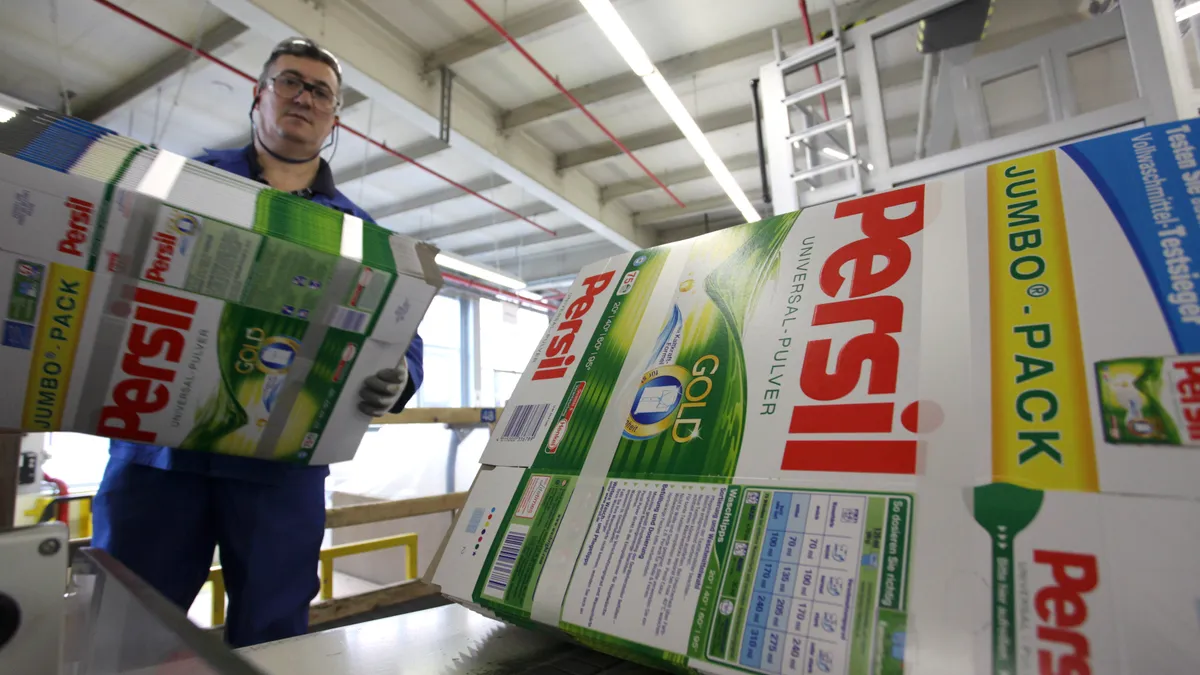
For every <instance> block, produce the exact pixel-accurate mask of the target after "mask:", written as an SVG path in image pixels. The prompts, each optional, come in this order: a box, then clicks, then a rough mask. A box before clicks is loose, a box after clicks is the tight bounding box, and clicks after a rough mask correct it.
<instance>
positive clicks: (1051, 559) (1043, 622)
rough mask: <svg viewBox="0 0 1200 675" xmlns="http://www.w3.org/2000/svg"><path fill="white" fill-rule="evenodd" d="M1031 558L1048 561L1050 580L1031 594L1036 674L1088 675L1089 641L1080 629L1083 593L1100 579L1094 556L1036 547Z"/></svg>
mask: <svg viewBox="0 0 1200 675" xmlns="http://www.w3.org/2000/svg"><path fill="white" fill-rule="evenodd" d="M1033 562H1034V564H1037V565H1049V566H1050V576H1051V579H1052V581H1053V585H1050V586H1046V587H1044V588H1041V589H1039V590H1038V592H1037V593H1036V594H1035V595H1034V596H1033V608H1034V611H1035V612H1037V616H1038V627H1037V640H1038V675H1091V673H1092V664H1091V653H1092V648H1091V644H1090V643H1089V641H1088V637H1087V636H1086V635H1084V634H1083V633H1082V632H1080V630H1079V629H1080V627H1081V626H1083V625H1084V624H1085V623H1087V618H1088V606H1087V599H1086V598H1085V597H1084V596H1085V595H1087V594H1088V593H1091V592H1092V591H1093V590H1095V588H1096V585H1097V584H1098V583H1099V581H1100V576H1099V572H1098V571H1097V569H1096V556H1094V555H1088V554H1086V553H1063V552H1061V551H1041V550H1035V551H1034V552H1033Z"/></svg>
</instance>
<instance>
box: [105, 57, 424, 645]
mask: <svg viewBox="0 0 1200 675" xmlns="http://www.w3.org/2000/svg"><path fill="white" fill-rule="evenodd" d="M341 85H342V73H341V66H340V65H339V64H338V61H337V59H336V58H334V56H333V54H331V53H330V52H328V51H326V50H325V49H322V48H321V47H319V46H317V44H316V43H314V42H313V41H311V40H307V39H303V38H294V39H289V40H285V41H283V42H281V43H279V45H277V46H276V47H275V49H274V50H272V51H271V54H270V56H269V57H268V58H267V61H266V64H265V65H264V66H263V70H262V75H261V76H260V77H259V80H258V84H257V85H256V86H255V87H254V101H253V103H252V104H251V107H250V129H251V135H252V140H251V142H250V144H249V145H247V146H246V147H244V148H238V149H235V150H219V151H208V152H207V154H205V155H203V156H201V157H198V158H197V161H200V162H204V163H206V164H210V165H212V166H215V167H217V168H220V169H224V170H226V171H229V172H231V173H234V174H238V175H240V176H245V177H247V178H250V179H253V180H256V181H258V182H260V183H265V184H267V185H269V186H271V187H273V188H275V189H277V190H282V191H284V192H290V193H292V194H294V195H297V196H300V197H303V198H306V199H309V200H311V201H312V202H314V203H316V204H322V205H325V206H328V207H330V208H333V209H337V210H338V211H342V212H344V213H348V214H352V215H355V216H358V217H360V218H364V219H369V216H368V215H367V214H366V213H365V212H364V211H363V210H362V209H360V208H358V207H357V206H355V205H354V203H352V202H351V201H350V200H349V199H347V198H346V196H345V195H344V194H342V193H341V192H339V191H338V190H337V188H336V187H335V186H334V183H333V174H332V172H331V171H330V169H329V164H328V163H327V162H326V161H325V160H324V159H323V158H321V155H320V153H321V151H322V150H323V149H324V148H325V147H327V139H329V138H330V137H331V136H332V135H333V134H334V133H336V132H335V131H334V130H335V125H336V123H337V120H338V111H339V106H340V103H341V100H342V99H341ZM422 352H423V347H422V342H421V338H420V336H414V337H413V341H412V344H411V345H409V347H408V351H407V352H406V354H405V358H404V359H400V361H401V365H400V367H398V368H394V369H387V370H384V371H381V372H379V373H377V374H375V375H373V376H371V377H369V378H367V380H366V383H365V384H364V385H363V386H362V390H361V391H360V401H359V403H358V407H359V409H360V410H361V411H362V412H363V413H365V414H366V415H369V416H372V417H374V416H378V415H380V414H383V413H386V412H388V411H389V410H390V411H393V412H399V411H400V410H401V409H402V408H403V407H404V405H405V404H406V403H407V402H408V400H409V399H411V398H412V396H413V395H414V394H415V393H416V390H417V388H418V387H419V386H420V385H421V380H422V377H423V374H424V368H423V364H422ZM328 475H329V469H328V467H325V466H300V465H292V464H287V463H282V462H271V461H267V460H261V459H253V458H247V457H234V456H228V455H218V454H214V453H208V452H198V451H193V450H178V449H174V448H162V447H154V446H149V445H143V444H139V443H131V442H127V441H119V440H114V441H112V442H111V443H110V445H109V461H108V466H107V468H106V469H105V471H104V479H103V481H102V482H101V483H100V489H99V491H98V492H97V493H96V498H95V502H94V506H93V508H94V511H93V518H94V519H95V531H94V536H93V539H92V544H93V546H96V547H97V548H101V549H104V550H105V551H107V552H108V553H110V554H111V555H112V556H113V557H114V558H116V559H117V560H119V561H120V562H121V563H123V564H124V565H125V566H126V567H128V568H129V569H131V570H132V571H133V572H134V573H135V574H137V575H138V576H139V577H141V578H142V579H144V580H145V581H147V582H148V583H149V584H150V585H151V586H153V587H154V588H155V589H157V590H158V591H159V592H160V593H162V594H163V595H164V596H166V598H167V599H169V600H170V601H171V602H173V603H175V604H176V605H178V606H179V607H180V608H182V609H183V610H184V611H187V609H188V608H189V607H190V606H191V604H192V602H193V601H194V600H195V598H196V595H197V594H198V593H199V591H200V589H201V587H202V586H203V585H204V582H205V580H206V579H207V577H208V572H209V568H210V567H211V565H212V561H213V551H214V547H219V550H220V559H221V567H222V570H223V572H224V576H225V587H226V589H227V590H228V592H229V611H228V613H227V615H226V616H227V618H226V623H225V637H226V640H227V642H228V643H229V644H231V645H232V646H235V647H242V646H247V645H253V644H257V643H261V642H267V641H270V640H279V639H282V638H287V637H292V636H295V635H300V634H303V633H305V632H307V630H308V608H309V603H310V602H311V601H312V599H313V597H315V596H316V594H317V591H318V590H319V588H320V582H319V579H318V577H317V568H318V564H319V555H320V549H321V541H322V539H323V538H324V533H325V477H326V476H328Z"/></svg>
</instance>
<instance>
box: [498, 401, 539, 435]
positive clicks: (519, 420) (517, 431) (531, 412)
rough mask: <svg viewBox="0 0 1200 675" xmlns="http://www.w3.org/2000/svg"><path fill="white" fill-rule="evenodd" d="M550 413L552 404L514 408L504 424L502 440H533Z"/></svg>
mask: <svg viewBox="0 0 1200 675" xmlns="http://www.w3.org/2000/svg"><path fill="white" fill-rule="evenodd" d="M549 415H550V404H549V403H540V404H532V405H519V406H517V407H515V408H513V414H512V417H509V418H508V424H505V425H504V431H503V433H501V434H500V438H498V439H497V440H500V441H532V440H533V439H534V438H536V437H537V432H538V430H539V429H541V428H542V422H544V421H545V420H546V418H547V417H548V416H549Z"/></svg>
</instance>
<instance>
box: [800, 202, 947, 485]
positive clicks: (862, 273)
mask: <svg viewBox="0 0 1200 675" xmlns="http://www.w3.org/2000/svg"><path fill="white" fill-rule="evenodd" d="M853 216H861V219H862V220H861V231H862V233H863V235H864V236H863V237H862V238H861V239H855V240H854V241H851V242H849V243H848V244H845V245H844V246H842V247H841V248H839V249H837V250H835V251H834V252H833V253H831V254H830V255H829V256H828V258H827V259H826V260H825V262H824V264H823V265H822V267H821V270H820V273H819V275H820V276H819V286H820V291H821V293H823V294H824V296H825V297H826V298H828V300H826V301H824V302H821V301H818V304H817V305H816V306H815V307H814V309H813V315H812V327H811V329H810V330H809V331H808V333H809V334H810V335H812V336H813V337H812V338H811V339H810V340H809V341H808V344H807V345H806V346H805V348H804V357H803V361H802V363H801V367H800V389H801V391H802V392H803V393H804V395H805V396H806V397H808V398H809V399H810V400H812V401H814V402H815V403H810V404H804V405H797V406H795V407H794V408H793V410H792V420H791V425H790V427H789V429H788V432H789V434H791V435H793V436H800V438H789V439H788V440H787V442H786V445H785V447H784V452H783V460H782V463H781V468H782V469H784V470H788V471H839V472H852V473H898V474H912V473H915V472H916V456H917V452H916V448H917V443H916V440H915V439H911V438H908V439H906V438H900V439H897V438H896V434H895V433H894V424H895V419H896V414H895V410H896V404H897V403H900V404H901V405H905V407H904V409H903V411H902V413H901V415H900V419H901V424H902V425H903V426H904V428H905V429H907V430H908V431H910V432H915V430H916V417H917V415H916V412H917V409H916V404H915V403H914V402H911V401H910V402H907V405H906V402H904V401H896V400H894V399H895V398H896V388H897V382H898V379H899V369H900V364H901V361H902V359H912V358H915V356H916V355H915V354H905V353H901V344H902V343H901V341H900V340H897V336H899V335H900V334H901V333H902V332H903V330H904V328H905V323H906V320H907V322H908V323H909V324H910V325H909V328H910V329H915V328H916V326H915V325H914V324H915V322H916V321H917V319H918V317H916V316H913V315H912V314H913V312H909V313H908V314H909V315H908V316H906V312H905V299H904V298H903V297H902V295H901V294H900V293H896V292H889V289H891V288H892V287H893V286H894V285H896V284H897V283H898V282H900V281H901V280H902V279H904V278H905V276H906V275H907V274H908V272H909V268H910V267H911V265H912V261H913V251H912V249H911V248H910V247H909V243H908V242H906V241H905V237H910V236H912V235H914V234H916V233H918V232H920V231H921V229H922V228H923V227H924V225H925V186H923V185H917V186H913V187H909V188H904V189H900V190H894V191H891V192H883V193H880V194H875V195H871V196H869V197H863V198H861V199H855V200H852V201H847V202H842V203H841V204H838V206H837V208H836V210H835V211H834V218H835V221H836V220H838V219H842V218H850V217H853ZM843 222H846V221H843ZM851 222H853V221H850V222H846V226H851V225H850V223H851ZM916 292H919V290H918V291H916ZM908 294H909V295H910V296H911V295H912V294H913V292H912V291H909V292H908ZM848 331H849V332H853V335H852V336H851V337H850V338H849V339H848V340H845V341H844V342H843V341H842V339H843V338H844V337H845V336H846V334H847V332H848ZM835 337H836V338H839V342H842V344H841V348H840V349H838V351H837V353H836V354H834V353H832V351H833V344H834V340H833V338H835ZM864 379H865V380H866V392H865V394H864V393H862V392H858V393H856V390H858V389H860V383H862V382H863V380H864ZM851 395H854V400H853V402H844V401H843V399H846V398H847V397H850V396H851ZM837 401H843V402H840V403H837ZM872 435H881V436H882V435H886V437H884V438H878V437H877V438H876V439H872V438H871V436H872Z"/></svg>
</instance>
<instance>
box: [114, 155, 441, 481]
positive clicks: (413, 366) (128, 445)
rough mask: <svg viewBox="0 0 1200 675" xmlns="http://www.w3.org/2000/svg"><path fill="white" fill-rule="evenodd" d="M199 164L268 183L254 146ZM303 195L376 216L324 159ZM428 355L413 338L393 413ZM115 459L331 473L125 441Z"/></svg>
mask: <svg viewBox="0 0 1200 675" xmlns="http://www.w3.org/2000/svg"><path fill="white" fill-rule="evenodd" d="M196 161H198V162H204V163H205V164H210V165H212V166H215V167H217V168H218V169H224V170H226V171H228V172H230V173H232V174H236V175H238V176H244V177H246V178H250V179H252V180H256V181H258V182H260V183H266V181H265V180H264V179H263V176H262V169H261V167H260V166H259V163H258V155H257V153H256V152H255V150H254V144H253V143H251V144H250V145H247V146H246V147H244V148H237V149H234V150H208V151H206V152H205V154H203V155H201V156H199V157H197V158H196ZM297 194H299V196H302V197H305V198H306V199H309V200H311V201H313V202H314V203H316V204H321V205H323V206H328V207H330V208H332V209H337V210H338V211H341V212H343V213H349V214H351V215H354V216H358V217H359V218H362V219H364V220H371V216H369V215H367V212H366V211H363V210H362V209H360V208H358V206H356V205H355V204H354V202H352V201H350V200H349V199H347V198H346V195H344V194H342V193H341V192H340V191H338V189H337V187H335V186H334V183H333V172H332V171H331V170H330V169H329V164H328V163H327V162H326V161H325V160H324V159H322V160H321V165H320V168H318V169H317V176H316V178H315V179H314V180H313V184H312V186H310V187H309V188H308V189H307V190H303V191H301V192H299V193H297ZM424 352H425V349H424V343H423V342H422V341H421V336H419V335H415V336H413V341H412V344H410V345H409V346H408V352H407V353H406V354H405V357H406V358H407V360H408V386H407V387H406V388H405V390H404V393H403V394H402V395H401V396H400V400H399V401H397V402H396V405H395V406H394V407H393V408H392V412H399V411H400V410H402V409H403V408H404V406H405V404H407V403H408V401H409V399H411V398H412V397H413V395H414V394H416V392H417V389H418V388H419V387H420V386H421V381H422V380H423V379H424V376H425V366H424V360H423V358H424ZM109 456H110V461H113V462H130V463H133V464H142V465H145V466H152V467H155V468H158V469H168V470H173V471H190V472H193V473H204V474H208V475H211V476H214V477H221V478H234V479H239V480H248V481H253V482H260V483H272V484H278V483H281V482H283V481H285V480H286V479H287V478H288V477H289V476H290V475H291V474H292V472H295V471H323V472H325V473H326V474H328V473H329V468H328V467H326V466H311V467H309V466H298V465H293V464H286V463H283V462H271V461H268V460H263V459H254V458H250V457H234V456H229V455H218V454H215V453H209V452H194V451H188V450H179V449H176V448H164V447H161V446H155V445H146V444H144V443H132V442H129V441H119V440H114V441H111V442H110V443H109Z"/></svg>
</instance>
